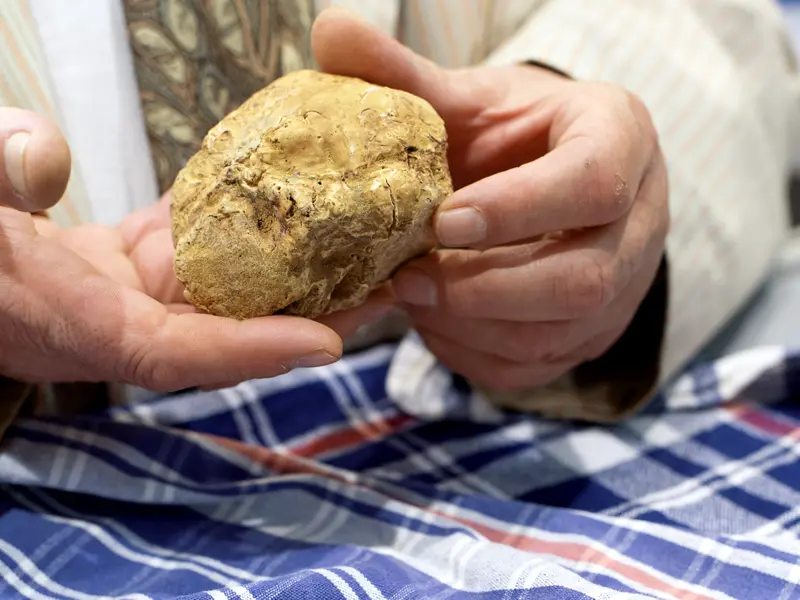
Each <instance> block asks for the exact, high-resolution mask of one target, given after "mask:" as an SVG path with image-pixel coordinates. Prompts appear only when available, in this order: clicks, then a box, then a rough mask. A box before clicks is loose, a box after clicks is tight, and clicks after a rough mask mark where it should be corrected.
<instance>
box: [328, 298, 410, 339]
mask: <svg viewBox="0 0 800 600" xmlns="http://www.w3.org/2000/svg"><path fill="white" fill-rule="evenodd" d="M394 306H395V303H394V295H393V294H392V292H391V290H390V289H389V287H388V286H384V287H382V288H379V289H378V290H376V291H375V292H373V293H372V294H370V296H369V298H367V300H366V302H364V304H362V305H361V306H357V307H355V308H351V309H348V310H343V311H340V312H336V313H331V314H329V315H325V316H324V317H321V318H320V319H318V321H319V322H320V323H322V324H323V325H326V326H327V327H330V328H331V329H332V330H333V331H335V332H336V333H337V334H339V336H340V337H342V338H347V337H350V336H351V335H353V334H355V333H356V332H357V331H358V330H359V328H361V327H362V326H364V325H369V324H370V323H374V322H376V321H378V320H379V319H381V318H382V317H384V316H386V315H387V314H388V313H389V312H390V311H391V310H392V309H393V308H394Z"/></svg>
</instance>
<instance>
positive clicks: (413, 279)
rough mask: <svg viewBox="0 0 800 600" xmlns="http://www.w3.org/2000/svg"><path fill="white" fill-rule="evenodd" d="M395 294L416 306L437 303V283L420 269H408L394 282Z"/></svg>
mask: <svg viewBox="0 0 800 600" xmlns="http://www.w3.org/2000/svg"><path fill="white" fill-rule="evenodd" d="M392 287H393V288H394V293H395V296H397V299H398V300H399V301H400V302H405V303H406V304H414V305H416V306H435V305H436V284H435V283H434V282H433V280H432V279H431V278H430V277H428V276H427V275H426V274H425V273H423V272H422V271H420V270H419V269H406V270H405V271H401V272H400V273H398V274H397V277H395V279H394V282H393V283H392Z"/></svg>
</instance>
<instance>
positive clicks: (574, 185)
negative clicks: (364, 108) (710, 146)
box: [312, 9, 669, 390]
mask: <svg viewBox="0 0 800 600" xmlns="http://www.w3.org/2000/svg"><path fill="white" fill-rule="evenodd" d="M312 43H313V46H314V53H315V56H316V59H317V61H318V63H319V64H320V66H321V67H322V69H323V70H325V71H327V72H331V73H337V74H341V75H349V76H354V77H359V78H361V79H364V80H367V81H370V82H372V83H376V84H379V85H385V86H389V87H392V88H397V89H403V90H406V91H408V92H411V93H413V94H415V95H417V96H421V97H423V98H425V99H427V100H428V101H429V102H430V103H431V104H432V105H433V107H434V108H435V109H436V110H437V111H438V112H439V114H440V115H441V116H442V117H443V118H444V120H445V124H446V126H447V131H448V135H449V144H450V152H449V163H450V168H451V171H452V175H453V182H454V185H455V187H456V192H455V193H454V195H453V196H452V197H451V198H449V199H447V200H446V201H445V202H444V203H443V205H442V206H441V208H440V209H439V211H438V213H437V216H436V219H435V228H436V233H437V235H438V239H439V242H440V244H441V245H442V246H444V247H449V248H450V249H443V250H439V251H437V252H435V253H432V254H430V255H428V256H426V257H425V258H421V259H418V260H415V261H413V262H412V263H411V264H409V265H407V266H406V267H405V268H404V269H402V270H401V271H400V272H399V273H398V274H397V276H396V278H395V279H394V283H393V285H394V291H395V293H396V295H397V297H398V299H399V300H400V301H401V302H402V303H403V305H404V307H405V308H406V309H407V310H408V312H409V314H410V315H411V317H412V319H413V322H414V325H415V327H416V329H417V330H418V331H419V333H420V334H421V335H422V337H423V338H424V340H425V342H426V344H427V346H428V347H429V348H430V350H431V351H432V352H433V353H434V354H436V356H437V357H438V358H439V359H440V360H441V361H442V362H443V363H444V364H445V365H446V366H448V367H449V368H450V369H452V370H453V371H455V372H458V373H460V374H462V375H464V376H466V377H467V378H468V379H470V380H471V381H473V382H474V383H477V384H480V385H483V386H485V387H488V388H490V389H496V390H515V389H529V388H535V387H538V386H541V385H543V384H546V383H548V382H550V381H552V380H554V379H556V378H558V377H559V376H560V375H562V374H563V373H565V372H566V371H568V370H570V369H572V368H574V367H575V366H577V365H579V364H581V363H583V362H585V361H587V360H590V359H593V358H596V357H599V356H600V355H602V354H604V353H605V352H606V351H607V349H608V348H609V347H610V346H611V345H612V344H613V343H614V342H615V341H616V340H617V339H618V338H619V336H620V335H621V334H622V333H623V332H624V331H625V329H626V328H627V326H628V324H629V323H630V322H631V320H632V318H633V316H634V314H635V313H636V311H637V309H638V307H639V305H640V304H641V302H642V300H643V298H644V297H645V296H646V294H647V292H648V290H649V288H650V286H651V284H652V282H653V280H654V276H655V273H656V271H657V268H658V266H659V264H660V261H661V258H662V256H663V251H664V243H665V237H666V233H667V229H668V221H669V215H668V212H669V211H668V203H667V195H668V194H667V172H666V167H665V164H664V160H663V158H662V155H661V152H660V150H659V145H658V139H657V135H656V131H655V129H654V127H653V124H652V123H651V120H650V116H649V114H648V111H647V110H646V108H645V106H644V105H643V103H642V102H641V101H640V100H639V99H638V98H636V97H635V96H633V95H632V94H630V93H628V92H627V91H625V90H623V89H622V88H620V87H616V86H612V85H608V84H599V83H583V82H576V81H573V80H571V79H569V78H566V77H563V76H560V75H557V74H555V73H552V72H550V71H548V70H546V69H542V68H538V67H534V66H529V65H519V66H509V67H503V68H496V67H475V68H469V69H462V70H456V71H451V70H445V69H442V68H439V67H437V66H436V65H435V64H433V63H432V62H430V61H428V60H426V59H424V58H422V57H420V56H418V55H416V54H414V53H413V52H412V51H411V50H409V49H408V48H405V47H404V46H402V45H401V44H400V43H399V42H397V41H395V40H393V39H391V38H389V37H388V36H386V35H383V34H382V33H380V32H379V31H378V30H376V29H374V28H372V27H370V26H369V25H368V24H366V23H364V22H362V21H359V20H356V19H355V18H353V17H352V16H350V15H349V13H347V12H345V11H343V10H341V9H330V10H328V11H324V12H323V13H321V14H320V16H319V17H318V19H317V21H316V23H315V26H314V29H313V32H312ZM365 48H367V49H368V51H365V50H364V49H365Z"/></svg>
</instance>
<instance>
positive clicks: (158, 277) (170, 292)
mask: <svg viewBox="0 0 800 600" xmlns="http://www.w3.org/2000/svg"><path fill="white" fill-rule="evenodd" d="M170 201H171V198H170V194H169V192H167V193H166V194H164V196H163V197H162V198H161V199H160V200H159V202H158V203H156V204H153V205H151V206H149V207H147V208H144V209H142V210H139V211H137V212H135V213H133V214H131V215H130V216H128V217H127V218H126V219H125V220H124V221H123V222H122V223H121V224H120V226H119V231H118V235H119V236H120V237H121V240H122V241H121V247H122V248H123V249H124V251H125V253H126V255H127V256H128V258H129V263H130V264H131V265H132V266H133V268H134V269H135V271H136V273H137V274H138V277H139V278H140V281H141V287H142V289H143V291H144V292H145V293H147V294H148V295H150V296H151V297H153V298H156V299H157V300H159V301H162V302H172V303H179V304H178V305H177V306H180V307H181V309H182V310H192V309H191V307H190V306H189V305H188V304H187V303H186V300H185V298H184V295H183V286H182V285H181V284H180V282H179V281H178V280H177V278H176V277H175V271H174V269H173V260H174V256H175V250H174V247H173V244H172V231H171V227H170ZM75 237H76V238H80V237H82V236H80V235H76V236H75ZM101 254H102V253H101ZM393 305H394V297H393V295H392V293H391V290H390V289H389V287H388V286H384V287H382V288H380V289H378V290H376V291H374V292H373V293H372V294H371V295H370V297H369V298H368V299H367V300H366V302H364V303H363V304H362V305H360V306H357V307H355V308H352V309H349V310H343V311H339V312H336V313H332V314H329V315H325V316H323V317H320V318H319V319H317V321H318V322H319V323H322V324H324V325H326V326H327V327H329V328H331V329H332V330H333V331H335V332H336V333H337V334H338V335H339V336H340V337H342V338H347V337H349V336H351V335H353V334H354V333H355V332H356V331H357V330H358V329H359V328H360V327H361V326H362V325H366V324H369V323H372V322H374V321H376V320H378V319H380V318H381V317H383V316H384V315H385V314H386V313H388V312H389V311H390V310H391V309H392V308H393Z"/></svg>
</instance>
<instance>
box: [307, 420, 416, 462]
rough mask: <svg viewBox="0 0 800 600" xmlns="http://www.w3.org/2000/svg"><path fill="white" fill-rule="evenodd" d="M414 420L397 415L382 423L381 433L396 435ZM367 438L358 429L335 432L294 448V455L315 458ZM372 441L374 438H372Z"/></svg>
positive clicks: (356, 443)
mask: <svg viewBox="0 0 800 600" xmlns="http://www.w3.org/2000/svg"><path fill="white" fill-rule="evenodd" d="M413 421H414V420H413V419H412V418H411V417H409V416H407V415H395V416H394V417H391V418H389V419H386V420H384V421H381V425H382V426H383V427H382V428H381V432H382V433H384V434H386V433H394V432H395V431H398V430H400V429H403V428H404V427H406V426H408V425H409V424H410V423H412V422H413ZM366 439H367V438H365V437H364V435H363V434H362V433H361V432H360V431H358V430H356V429H352V428H350V429H343V430H339V431H334V432H333V433H329V434H328V435H325V436H322V437H319V438H316V439H313V440H311V441H310V442H306V443H305V444H300V445H299V446H294V447H292V454H296V455H298V456H303V457H315V456H320V455H322V454H328V453H330V452H336V451H339V450H345V449H347V448H352V447H354V446H357V445H358V444H360V443H361V442H363V441H365V440H366ZM370 439H372V438H370Z"/></svg>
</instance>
